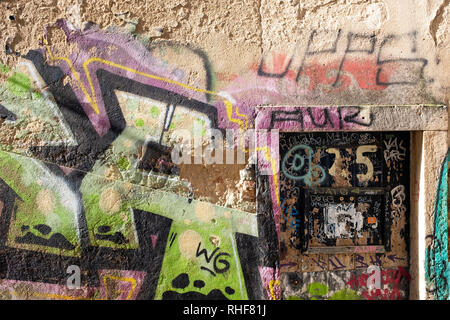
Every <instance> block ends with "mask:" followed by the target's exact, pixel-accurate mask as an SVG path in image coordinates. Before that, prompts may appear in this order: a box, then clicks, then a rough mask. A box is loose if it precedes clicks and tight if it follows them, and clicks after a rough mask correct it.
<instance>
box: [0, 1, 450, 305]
mask: <svg viewBox="0 0 450 320" xmlns="http://www.w3.org/2000/svg"><path fill="white" fill-rule="evenodd" d="M0 11H1V12H2V13H3V15H4V17H3V19H1V20H0V30H2V35H3V36H2V37H1V42H2V46H3V47H2V48H4V50H2V51H1V52H0V62H1V65H0V80H1V83H0V116H1V118H0V168H1V170H0V212H1V215H0V278H1V280H0V297H1V298H2V299H11V298H15V297H16V298H22V299H27V298H29V299H33V298H53V299H112V298H114V299H166V298H170V299H173V298H186V297H187V298H202V297H208V298H229V299H242V298H243V299H280V298H294V297H297V298H302V299H308V298H330V299H331V298H333V299H335V298H340V299H346V298H354V299H360V298H376V299H383V298H386V299H389V298H408V296H409V294H408V289H407V288H408V281H409V280H411V275H413V276H416V274H415V273H411V274H409V273H408V266H409V262H410V261H414V258H413V259H409V258H410V256H408V255H412V256H414V255H416V254H417V252H407V249H405V246H406V244H405V243H400V242H401V241H406V240H405V239H404V240H398V241H399V243H396V244H398V246H399V247H402V249H401V250H400V251H401V252H400V251H399V252H400V253H399V255H398V256H395V255H393V253H383V254H380V255H373V257H376V259H381V260H383V261H384V264H380V265H379V266H380V267H381V268H382V277H383V281H382V282H383V283H382V285H383V286H384V287H383V290H384V291H380V292H375V293H373V294H372V293H371V292H369V293H367V290H366V289H367V279H368V277H370V273H369V271H368V270H367V269H366V268H356V267H355V266H356V265H357V264H358V263H359V265H360V266H361V265H363V266H364V265H368V264H369V263H368V261H361V260H360V259H359V260H358V261H356V260H355V259H356V257H355V255H354V254H353V255H347V256H346V257H345V259H344V260H345V261H346V262H345V263H346V267H345V268H338V269H339V270H337V271H336V270H334V272H333V270H332V269H333V268H332V266H333V265H336V264H335V263H334V262H333V264H332V263H331V262H330V261H335V260H333V259H336V258H337V256H335V255H326V256H324V259H325V260H324V261H325V264H326V268H325V267H324V268H315V267H310V268H306V269H303V271H302V270H300V269H299V268H300V267H299V266H293V265H288V266H283V265H282V263H281V264H280V261H283V258H282V259H281V260H280V256H283V255H285V252H284V251H283V250H284V248H286V247H287V246H289V245H290V244H289V243H288V242H289V241H286V240H288V239H287V238H286V234H285V233H284V231H283V230H282V229H280V222H282V221H283V219H284V216H283V215H284V212H283V209H282V201H281V199H280V190H281V189H280V188H282V187H286V186H284V185H282V182H283V181H282V180H281V179H282V177H280V174H279V172H278V169H279V168H278V166H279V163H280V161H281V160H282V159H280V155H279V143H280V141H279V140H278V136H277V135H274V137H275V138H274V140H272V141H271V142H270V143H268V142H266V141H264V140H262V139H263V138H262V135H261V134H260V132H261V130H264V129H272V128H275V127H276V128H278V129H280V128H282V129H284V130H287V131H295V132H302V131H328V132H332V131H372V132H376V131H402V130H406V131H409V130H418V131H433V133H427V135H429V136H430V137H433V138H432V139H431V138H430V139H431V140H427V139H424V141H432V143H429V144H425V147H426V148H425V151H426V153H427V154H428V155H429V154H435V155H436V156H435V157H425V159H430V160H429V163H427V164H426V165H427V166H426V168H427V170H426V173H425V175H426V177H427V179H426V181H427V184H426V191H425V196H426V208H427V217H426V218H427V219H426V221H427V226H426V227H427V228H426V231H427V243H426V245H427V249H426V250H427V251H426V253H424V254H425V256H426V259H427V260H426V261H423V263H425V262H427V270H426V273H427V274H426V281H427V289H428V295H427V297H428V298H430V299H431V298H440V299H442V298H448V288H447V287H446V283H447V282H446V279H448V277H449V275H448V272H447V271H446V264H447V262H446V261H447V260H445V258H443V257H447V259H448V253H447V251H448V249H447V245H445V246H444V244H443V242H446V241H447V232H446V229H445V216H446V214H447V207H446V203H445V200H444V199H445V198H446V193H447V189H446V188H444V187H443V186H446V185H447V180H446V179H445V173H446V171H445V170H444V169H442V168H443V167H444V163H445V159H448V156H447V158H446V157H445V152H446V150H448V146H447V140H448V139H447V137H446V134H445V132H446V131H447V128H448V116H447V114H448V111H447V108H446V107H445V105H448V102H449V96H450V95H449V84H450V78H449V77H450V76H449V74H448V71H447V70H448V69H449V66H450V53H449V52H450V50H449V46H450V44H449V41H448V37H449V35H448V34H449V33H448V31H449V30H448V29H449V22H448V21H449V11H450V4H449V1H448V0H440V1H438V0H428V1H418V0H401V1H398V0H368V1H360V0H321V1H317V0H308V1H295V0H279V1H275V0H270V1H269V0H267V1H265V0H259V1H250V0H248V1H225V0H223V1H222V0H211V1H201V2H194V1H186V0H179V1H178V0H169V1H151V2H149V1H133V0H124V1H120V2H118V1H110V0H102V1H82V0H76V1H68V0H67V1H66V0H45V1H44V0H35V1H22V0H19V1H1V2H0ZM377 105H381V106H386V107H376V106H377ZM416 105H419V106H416ZM272 106H274V109H273V108H270V107H272ZM280 106H283V107H284V109H283V108H280ZM299 106H304V107H305V108H299ZM322 106H325V107H322ZM306 107H308V108H306ZM319 107H320V108H319ZM283 110H284V111H288V112H291V113H288V116H286V114H284V115H283V112H284V111H283ZM277 112H278V113H277ZM280 112H281V113H280ZM280 117H281V118H280ZM283 117H287V120H286V118H285V119H284V120H283ZM274 123H275V124H277V125H279V127H277V126H273V124H274ZM280 123H284V124H280ZM254 128H257V129H258V130H259V131H258V133H257V134H256V135H255V133H254V132H253V131H251V130H252V129H254ZM209 129H219V133H217V131H216V133H215V135H217V136H216V137H215V139H214V143H212V142H211V141H210V139H207V137H208V135H209V134H210V131H209ZM230 129H232V130H233V133H234V135H235V137H234V139H233V138H230V139H229V140H228V143H226V142H225V140H224V139H225V137H226V136H227V134H229V132H231V130H230ZM179 130H185V131H183V133H184V134H181V135H180V131H179ZM244 132H247V133H248V135H249V136H250V137H251V136H253V137H254V136H257V137H258V138H257V143H256V148H255V149H254V150H253V149H252V146H251V145H250V144H249V143H248V144H246V143H245V142H242V141H241V139H240V137H239V134H243V133H244ZM220 133H222V135H223V138H224V139H220ZM187 134H192V135H193V136H195V137H197V138H198V139H199V143H200V144H201V145H202V146H203V150H200V152H199V153H195V154H194V155H193V157H192V159H190V160H192V161H191V163H186V162H185V163H182V164H175V163H174V159H173V154H171V150H172V148H174V147H175V146H177V145H179V144H178V142H179V141H181V140H182V138H183V137H186V135H187ZM213 134H214V133H213ZM230 141H231V146H230ZM223 145H225V146H230V148H229V150H233V151H234V152H235V153H238V151H241V150H244V152H243V153H244V156H243V158H244V161H240V162H239V163H238V161H237V159H236V161H233V163H231V164H224V163H207V162H206V161H207V159H209V158H208V157H206V155H208V152H209V153H211V152H212V149H214V152H213V154H214V156H216V159H225V157H226V156H225V154H224V155H223V157H222V156H221V155H220V154H219V153H218V150H219V149H218V147H219V146H223ZM208 148H209V149H208ZM417 148H419V149H420V147H419V146H417ZM252 151H256V152H257V154H258V160H257V161H256V162H252V157H251V154H252ZM406 156H407V155H405V157H406ZM234 157H235V156H231V158H234ZM236 157H237V156H236ZM447 162H448V160H447ZM329 169H331V168H328V169H327V170H329ZM264 170H266V171H268V172H269V173H272V174H269V175H264V174H263V173H262V172H263V171H264ZM327 172H328V171H327ZM344 175H345V174H344ZM342 178H343V179H344V180H345V178H346V177H345V176H342ZM414 183H415V181H412V182H411V184H412V185H414ZM394 187H395V186H394ZM411 198H412V199H415V194H414V195H411ZM402 219H403V220H404V221H406V220H407V216H403V217H402ZM403 220H402V221H403ZM405 223H407V222H405ZM443 230H444V231H443ZM288 238H289V237H288ZM406 238H407V237H406ZM396 241H397V240H396ZM437 243H439V244H437ZM289 250H290V251H289V252H291V253H292V254H293V255H295V254H296V251H295V249H294V248H292V247H291V248H290V249H289ZM298 254H299V256H300V253H298ZM365 256H366V258H367V259H369V258H370V257H369V256H371V255H370V254H367V255H365ZM371 257H372V256H371ZM373 257H372V258H373ZM318 258H319V257H318V255H316V256H315V255H311V257H310V259H309V261H310V262H311V261H318ZM322 258H323V257H321V259H322ZM396 258H397V260H396ZM299 259H300V260H301V259H303V258H299ZM341 260H342V257H341ZM339 261H340V260H339ZM311 263H312V264H314V263H313V262H311ZM419 263H422V262H419ZM70 266H76V267H75V269H76V268H77V267H78V268H79V271H80V276H81V277H80V278H81V283H80V285H79V288H78V289H73V288H70V287H68V285H67V283H68V282H67V281H68V278H70V279H69V280H70V281H72V280H73V279H74V278H73V276H76V275H77V270H75V272H74V274H72V275H71V273H67V270H68V268H69V267H70ZM319 267H320V263H319ZM70 272H73V270H72V271H70ZM385 290H388V291H385ZM364 292H366V294H365V293H364ZM386 292H388V293H386Z"/></svg>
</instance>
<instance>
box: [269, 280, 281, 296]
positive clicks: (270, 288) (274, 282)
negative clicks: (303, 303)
mask: <svg viewBox="0 0 450 320" xmlns="http://www.w3.org/2000/svg"><path fill="white" fill-rule="evenodd" d="M275 285H278V286H279V285H280V280H270V281H269V290H270V295H271V296H272V300H277V297H276V296H275V290H274V288H273V287H274V286H275Z"/></svg>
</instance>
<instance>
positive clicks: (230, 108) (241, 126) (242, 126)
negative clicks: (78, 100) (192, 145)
mask: <svg viewBox="0 0 450 320" xmlns="http://www.w3.org/2000/svg"><path fill="white" fill-rule="evenodd" d="M44 44H45V46H46V47H47V52H48V55H49V57H50V59H51V60H54V61H65V62H66V63H67V64H68V66H69V68H70V70H71V71H72V73H73V75H74V77H75V79H76V80H77V82H78V83H79V85H80V88H81V90H82V91H83V93H84V95H85V96H86V98H87V99H88V101H89V103H90V104H91V106H92V108H93V109H94V111H95V112H96V113H97V114H99V113H100V111H99V108H98V104H97V98H96V96H95V90H94V84H93V82H92V78H91V74H90V72H89V68H88V65H89V64H90V63H92V62H99V63H103V64H106V65H108V66H111V67H115V68H118V69H122V70H125V71H128V72H131V73H134V74H137V75H140V76H143V77H146V78H150V79H155V80H160V81H163V82H166V83H170V84H173V85H177V86H179V87H182V88H185V89H189V90H192V91H195V92H201V93H205V94H211V95H215V96H217V97H220V98H221V99H223V97H221V96H220V95H218V94H217V92H215V91H210V90H205V89H201V88H196V87H192V86H189V85H186V84H184V83H182V82H178V81H175V80H172V79H168V78H164V77H159V76H155V75H153V74H149V73H145V72H142V71H139V70H136V69H133V68H129V67H126V66H123V65H121V64H117V63H114V62H112V61H108V60H104V59H101V58H98V57H93V58H90V59H88V60H86V61H85V62H84V63H83V70H84V72H85V74H86V78H87V80H88V82H89V86H90V90H91V94H92V96H90V95H89V93H88V92H87V90H86V88H85V86H84V84H83V82H82V81H81V78H80V76H79V74H78V72H77V71H76V70H75V68H74V66H73V64H72V62H71V61H70V59H69V58H67V57H54V56H53V55H52V53H51V50H50V47H49V45H48V41H47V39H45V38H44ZM223 102H224V104H225V108H226V112H227V116H228V120H229V121H231V122H234V123H237V124H238V125H239V129H240V132H241V139H243V135H242V132H243V131H244V130H247V129H248V116H247V115H245V114H241V113H239V108H238V106H236V110H235V112H236V115H238V116H239V117H241V118H245V122H243V121H242V120H240V119H237V118H233V104H232V103H231V101H229V100H227V99H223ZM241 148H242V149H243V150H244V151H245V152H249V150H246V149H245V145H243V144H242V141H241ZM256 150H257V151H258V150H264V151H265V157H266V159H267V160H268V161H269V162H270V164H271V166H272V173H273V179H274V185H275V194H276V197H277V203H278V204H280V197H279V194H278V182H277V177H276V162H275V160H274V159H273V158H272V157H271V156H270V152H269V148H268V147H260V148H257V149H256Z"/></svg>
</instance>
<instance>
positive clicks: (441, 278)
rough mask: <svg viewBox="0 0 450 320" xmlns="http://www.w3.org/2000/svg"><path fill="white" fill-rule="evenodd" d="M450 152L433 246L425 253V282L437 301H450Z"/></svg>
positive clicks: (444, 167) (444, 168)
mask: <svg viewBox="0 0 450 320" xmlns="http://www.w3.org/2000/svg"><path fill="white" fill-rule="evenodd" d="M449 158H450V157H449V152H447V156H446V157H445V159H444V161H443V163H442V168H441V173H440V177H439V182H438V188H437V192H436V200H435V201H436V202H435V207H434V229H433V230H434V231H433V235H431V236H429V237H431V238H432V242H431V245H430V246H429V247H427V248H426V251H425V280H426V284H427V291H428V292H430V293H432V295H433V296H434V299H435V300H449V285H448V283H449V281H450V270H449V267H448V234H447V217H448V215H447V213H448V212H447V210H448V209H447V192H448V179H447V170H448V163H449Z"/></svg>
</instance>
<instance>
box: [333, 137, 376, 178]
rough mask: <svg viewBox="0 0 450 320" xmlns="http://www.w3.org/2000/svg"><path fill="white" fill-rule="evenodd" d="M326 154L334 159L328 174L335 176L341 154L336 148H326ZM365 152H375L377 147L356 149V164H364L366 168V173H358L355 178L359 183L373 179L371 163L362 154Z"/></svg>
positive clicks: (368, 146) (369, 146)
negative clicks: (332, 155) (331, 155)
mask: <svg viewBox="0 0 450 320" xmlns="http://www.w3.org/2000/svg"><path fill="white" fill-rule="evenodd" d="M325 151H326V152H327V153H330V154H334V155H335V156H336V158H335V159H334V163H333V165H332V166H331V168H330V169H329V170H328V173H329V174H330V175H331V176H336V174H337V172H336V163H338V162H340V161H341V153H340V152H339V149H336V148H328V149H326V150H325ZM367 152H377V146H375V145H366V146H359V147H358V149H356V163H358V164H364V165H365V166H366V167H367V171H366V173H358V174H357V175H356V177H357V178H358V180H359V181H360V182H366V181H369V180H371V179H372V177H373V164H372V161H371V160H370V159H369V158H368V157H366V156H364V153H367Z"/></svg>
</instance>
